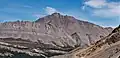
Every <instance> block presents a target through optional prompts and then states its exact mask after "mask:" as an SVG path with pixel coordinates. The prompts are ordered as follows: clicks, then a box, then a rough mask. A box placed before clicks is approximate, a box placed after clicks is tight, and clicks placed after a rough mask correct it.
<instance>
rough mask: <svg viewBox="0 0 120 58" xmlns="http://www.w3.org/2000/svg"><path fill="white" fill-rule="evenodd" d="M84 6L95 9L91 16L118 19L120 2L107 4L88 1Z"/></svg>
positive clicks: (93, 0) (95, 0) (94, 0)
mask: <svg viewBox="0 0 120 58" xmlns="http://www.w3.org/2000/svg"><path fill="white" fill-rule="evenodd" d="M84 5H87V6H90V7H92V8H95V9H94V10H93V15H95V16H100V17H106V18H110V17H120V2H107V0H89V1H86V2H85V3H84Z"/></svg>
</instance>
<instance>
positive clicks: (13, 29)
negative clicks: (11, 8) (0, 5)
mask: <svg viewBox="0 0 120 58" xmlns="http://www.w3.org/2000/svg"><path fill="white" fill-rule="evenodd" d="M112 30H113V29H112V28H103V27H101V26H99V25H96V24H93V23H89V22H87V21H82V20H77V19H76V18H74V17H72V16H67V15H65V16H64V15H61V14H60V13H53V14H51V15H48V16H45V17H42V18H39V19H38V20H36V21H34V22H29V21H16V22H5V23H0V38H1V39H0V42H2V43H4V44H1V43H0V46H4V48H5V49H6V48H11V49H16V50H15V51H18V50H19V51H21V53H25V54H28V55H29V53H31V54H32V55H33V54H35V55H44V56H46V57H51V56H55V55H62V54H66V53H68V52H69V51H71V50H73V49H75V48H77V47H80V48H81V49H82V48H86V47H88V46H90V45H91V44H94V43H95V42H97V41H98V40H100V39H101V38H102V37H105V36H107V35H108V34H109V33H111V31H112ZM6 38H7V39H6ZM6 44H7V45H6ZM15 45H16V46H15ZM19 47H20V49H19ZM21 47H22V48H21ZM24 47H26V48H24ZM0 49H3V48H1V47H0ZM8 51H9V49H8ZM12 51H13V52H9V53H10V54H11V55H14V52H15V51H14V50H12ZM5 53H7V52H5ZM31 54H30V55H31ZM0 55H1V54H0Z"/></svg>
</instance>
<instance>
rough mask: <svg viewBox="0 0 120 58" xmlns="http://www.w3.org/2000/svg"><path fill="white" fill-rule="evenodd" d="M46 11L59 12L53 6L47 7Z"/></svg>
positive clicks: (50, 12) (48, 12) (49, 12)
mask: <svg viewBox="0 0 120 58" xmlns="http://www.w3.org/2000/svg"><path fill="white" fill-rule="evenodd" d="M45 11H46V13H47V14H49V15H50V14H52V13H55V12H58V11H57V10H56V9H55V8H52V7H46V8H45Z"/></svg>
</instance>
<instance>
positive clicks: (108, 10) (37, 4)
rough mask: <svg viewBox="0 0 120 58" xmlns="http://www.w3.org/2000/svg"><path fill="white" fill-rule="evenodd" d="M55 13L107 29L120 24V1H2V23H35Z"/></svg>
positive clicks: (0, 0) (0, 13)
mask: <svg viewBox="0 0 120 58" xmlns="http://www.w3.org/2000/svg"><path fill="white" fill-rule="evenodd" d="M54 12H59V13H61V14H63V15H71V16H74V17H76V18H77V19H79V20H84V21H89V22H92V23H95V24H97V25H100V26H105V27H108V26H111V27H116V26H118V25H119V24H120V0H0V22H5V21H16V20H25V21H26V20H29V21H35V20H37V19H38V18H40V17H43V16H46V15H50V14H52V13H54Z"/></svg>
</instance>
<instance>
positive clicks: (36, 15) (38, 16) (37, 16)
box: [33, 13, 45, 19]
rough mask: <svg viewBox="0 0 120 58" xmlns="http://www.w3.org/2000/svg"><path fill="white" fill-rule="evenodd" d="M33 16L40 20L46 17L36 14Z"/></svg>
mask: <svg viewBox="0 0 120 58" xmlns="http://www.w3.org/2000/svg"><path fill="white" fill-rule="evenodd" d="M33 16H34V17H36V19H39V18H41V17H44V16H45V15H42V14H38V13H35V14H33Z"/></svg>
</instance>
